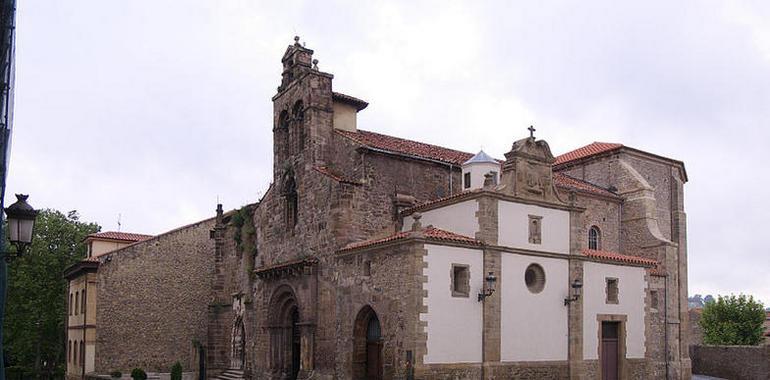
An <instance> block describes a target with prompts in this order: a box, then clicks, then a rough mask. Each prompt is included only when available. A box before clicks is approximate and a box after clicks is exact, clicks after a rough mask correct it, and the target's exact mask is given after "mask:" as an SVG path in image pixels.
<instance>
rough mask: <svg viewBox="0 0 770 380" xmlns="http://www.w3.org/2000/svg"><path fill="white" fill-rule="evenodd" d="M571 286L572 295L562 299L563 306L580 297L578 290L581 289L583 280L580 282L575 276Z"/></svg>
mask: <svg viewBox="0 0 770 380" xmlns="http://www.w3.org/2000/svg"><path fill="white" fill-rule="evenodd" d="M571 287H572V296H571V297H568V298H565V299H564V306H567V305H569V304H570V303H572V302H575V301H577V300H578V299H580V292H581V290H582V289H583V282H581V281H580V279H579V278H576V279H575V281H572V285H571Z"/></svg>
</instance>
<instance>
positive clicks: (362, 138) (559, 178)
mask: <svg viewBox="0 0 770 380" xmlns="http://www.w3.org/2000/svg"><path fill="white" fill-rule="evenodd" d="M336 132H337V133H339V134H340V135H342V136H345V137H347V138H349V139H351V140H353V141H356V142H357V143H359V144H362V145H366V146H369V147H372V148H376V149H381V150H385V151H388V152H393V153H398V154H406V155H410V156H416V157H419V158H424V159H428V160H435V161H440V162H445V163H449V164H453V165H457V166H462V164H463V163H464V162H466V161H468V160H469V159H471V158H473V156H474V155H473V154H471V153H466V152H461V151H459V150H454V149H449V148H444V147H441V146H437V145H431V144H425V143H421V142H418V141H412V140H406V139H402V138H398V137H393V136H388V135H383V134H380V133H375V132H369V131H362V130H360V129H359V130H358V131H355V132H351V131H343V130H336ZM594 144H604V143H594ZM592 145H593V144H592ZM607 145H617V146H618V147H621V146H623V145H620V144H607ZM589 146H590V145H589ZM585 148H586V147H583V148H580V149H585ZM580 149H578V150H580ZM573 152H576V151H573ZM571 153H572V152H570V153H567V154H571ZM559 157H562V156H559ZM501 163H502V161H501ZM316 170H318V169H316ZM325 174H326V173H325ZM565 177H566V178H565ZM340 178H341V177H340ZM353 182H355V181H353ZM554 182H555V183H556V185H557V186H560V187H564V188H567V189H574V190H577V191H584V192H589V193H593V194H598V195H603V196H608V197H614V198H618V196H617V195H616V194H614V193H612V192H610V191H608V190H607V189H604V188H602V187H599V186H596V185H594V184H592V183H589V182H586V181H582V180H579V179H576V178H572V177H567V176H565V175H563V174H558V173H554ZM356 183H357V182H356ZM454 196H455V195H452V196H450V197H454ZM440 200H445V199H443V198H442V199H440ZM436 201H438V200H436ZM434 202H435V201H432V202H430V203H434ZM423 206H426V204H423V205H419V206H418V207H423Z"/></svg>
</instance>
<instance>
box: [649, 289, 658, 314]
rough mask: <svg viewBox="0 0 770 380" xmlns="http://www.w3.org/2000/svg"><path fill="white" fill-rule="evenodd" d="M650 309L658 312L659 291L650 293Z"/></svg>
mask: <svg viewBox="0 0 770 380" xmlns="http://www.w3.org/2000/svg"><path fill="white" fill-rule="evenodd" d="M650 309H652V311H658V291H657V290H651V291H650Z"/></svg>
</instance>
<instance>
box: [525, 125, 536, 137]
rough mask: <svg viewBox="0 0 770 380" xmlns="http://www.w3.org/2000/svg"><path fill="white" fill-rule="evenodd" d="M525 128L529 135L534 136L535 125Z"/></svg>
mask: <svg viewBox="0 0 770 380" xmlns="http://www.w3.org/2000/svg"><path fill="white" fill-rule="evenodd" d="M527 130H528V131H529V137H532V138H534V137H535V131H536V129H535V127H533V126H531V125H530V126H529V128H527Z"/></svg>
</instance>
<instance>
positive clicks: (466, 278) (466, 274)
mask: <svg viewBox="0 0 770 380" xmlns="http://www.w3.org/2000/svg"><path fill="white" fill-rule="evenodd" d="M470 272H471V271H470V266H468V265H463V264H452V272H451V273H450V275H451V276H452V278H451V281H452V297H468V295H469V294H470V292H471V273H470Z"/></svg>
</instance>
